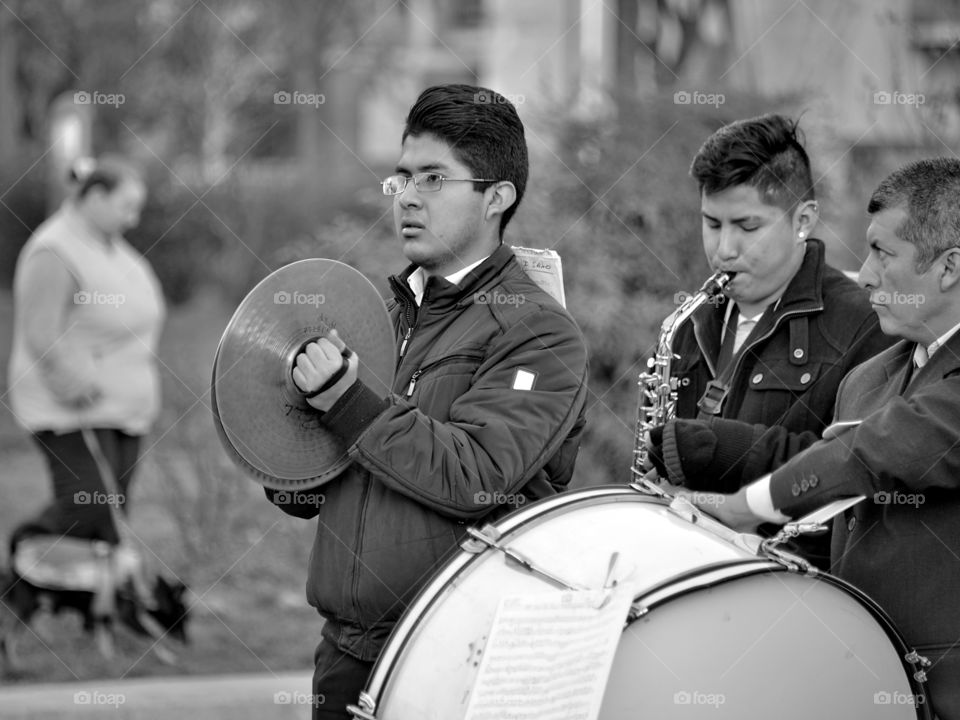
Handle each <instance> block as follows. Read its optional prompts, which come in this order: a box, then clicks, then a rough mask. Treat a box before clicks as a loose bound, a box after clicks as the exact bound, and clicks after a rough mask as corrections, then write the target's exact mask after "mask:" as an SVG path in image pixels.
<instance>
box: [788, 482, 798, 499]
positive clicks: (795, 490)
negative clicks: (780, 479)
mask: <svg viewBox="0 0 960 720" xmlns="http://www.w3.org/2000/svg"><path fill="white" fill-rule="evenodd" d="M790 492H792V493H793V496H794V497H798V496H799V495H800V486H799V485H797V484H796V483H794V484H793V487H792V488H790Z"/></svg>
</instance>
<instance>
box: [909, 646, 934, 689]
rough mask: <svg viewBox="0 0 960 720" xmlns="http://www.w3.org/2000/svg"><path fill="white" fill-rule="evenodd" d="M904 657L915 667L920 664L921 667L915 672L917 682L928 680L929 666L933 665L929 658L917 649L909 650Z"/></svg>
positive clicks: (914, 676) (914, 677)
mask: <svg viewBox="0 0 960 720" xmlns="http://www.w3.org/2000/svg"><path fill="white" fill-rule="evenodd" d="M903 659H904V660H906V661H907V662H908V663H910V664H911V665H913V667H914V669H916V667H917V666H918V665H919V666H920V669H919V670H916V672H914V673H913V679H914V680H916V681H917V682H926V681H927V668H928V667H930V666H931V665H933V663H932V662H930V660H929V659H927V658H926V657H924V656H923V655H921V654H920V653H918V652H917V651H916V650H911V651H910V652H908V653H907V654H906V655H904V656H903Z"/></svg>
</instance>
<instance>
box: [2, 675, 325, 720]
mask: <svg viewBox="0 0 960 720" xmlns="http://www.w3.org/2000/svg"><path fill="white" fill-rule="evenodd" d="M309 692H310V675H309V673H288V674H283V675H219V676H209V677H196V678H149V679H136V680H123V681H109V680H106V681H103V682H80V683H56V684H48V685H44V684H40V685H25V686H17V687H7V688H4V687H2V686H0V719H2V720H67V719H68V718H69V719H70V720H72V719H73V718H78V719H80V720H89V719H92V718H110V720H168V719H169V720H193V718H198V719H199V718H202V719H203V720H220V719H221V718H222V719H223V720H274V719H276V720H307V719H308V718H309V717H310V705H309V703H310V702H311V698H310V696H309V695H308V693H309Z"/></svg>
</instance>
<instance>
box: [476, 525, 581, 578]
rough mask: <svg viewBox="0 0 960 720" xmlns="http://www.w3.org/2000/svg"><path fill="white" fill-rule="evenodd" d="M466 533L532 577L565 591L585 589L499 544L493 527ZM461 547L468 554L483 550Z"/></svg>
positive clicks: (498, 536)
mask: <svg viewBox="0 0 960 720" xmlns="http://www.w3.org/2000/svg"><path fill="white" fill-rule="evenodd" d="M467 533H468V534H469V535H470V537H471V538H472V539H474V540H478V541H480V542H481V543H483V544H484V545H485V546H487V547H490V548H493V549H494V550H499V551H500V552H502V553H503V554H504V557H506V559H507V561H508V562H512V563H514V564H516V565H519V566H520V567H522V568H523V569H524V570H526V571H527V572H529V573H532V574H534V575H539V576H540V577H542V578H543V579H545V580H547V581H549V582H552V583H553V584H555V585H559V586H560V587H562V588H565V589H567V590H586V589H587V588H585V587H582V586H580V585H576V584H574V583H569V582H567V581H566V580H564V579H563V578H561V577H558V576H556V575H554V574H553V573H551V572H549V571H547V570H544V569H543V568H541V567H540V566H538V565H536V564H535V563H534V562H533V561H532V560H530V559H529V558H528V557H526V556H525V555H522V554H520V553H518V552H517V551H516V550H511V549H510V548H509V547H507V546H505V545H501V544H500V542H499V541H500V533H499V532H498V531H497V529H496V528H495V527H494V526H493V525H486V526H484V528H483V530H477V528H474V527H470V528H467ZM461 547H463V549H464V550H467V551H468V552H481V551H482V550H483V549H485V548H476V546H475V545H473V546H471V545H468V544H466V543H462V544H461Z"/></svg>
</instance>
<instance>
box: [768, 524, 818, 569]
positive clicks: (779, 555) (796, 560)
mask: <svg viewBox="0 0 960 720" xmlns="http://www.w3.org/2000/svg"><path fill="white" fill-rule="evenodd" d="M779 536H780V533H777V535H775V536H774V537H772V538H767V539H766V540H764V541H763V542H761V543H760V554H762V555H763V556H765V557H766V558H768V559H770V560H773V561H774V562H775V563H779V564H780V565H783V566H784V567H785V568H786V569H787V570H789V571H790V572H799V573H803V574H804V575H806V576H807V577H815V576H817V575H819V574H820V571H819V570H818V569H817V568H816V567H815V566H814V565H812V564H811V563H809V562H808V561H806V560H804V559H803V558H802V557H800V556H799V555H794V554H793V553H789V552H787V551H786V550H782V549H780V548H778V547H777V545H778V544H780V543H781V542H783V540H777V538H778V537H779Z"/></svg>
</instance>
